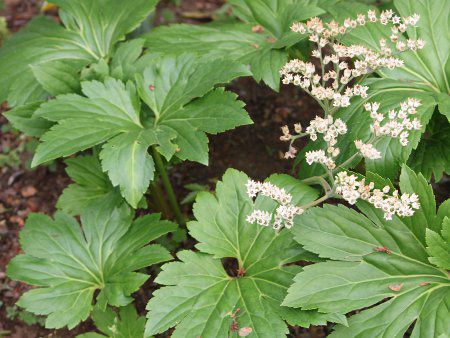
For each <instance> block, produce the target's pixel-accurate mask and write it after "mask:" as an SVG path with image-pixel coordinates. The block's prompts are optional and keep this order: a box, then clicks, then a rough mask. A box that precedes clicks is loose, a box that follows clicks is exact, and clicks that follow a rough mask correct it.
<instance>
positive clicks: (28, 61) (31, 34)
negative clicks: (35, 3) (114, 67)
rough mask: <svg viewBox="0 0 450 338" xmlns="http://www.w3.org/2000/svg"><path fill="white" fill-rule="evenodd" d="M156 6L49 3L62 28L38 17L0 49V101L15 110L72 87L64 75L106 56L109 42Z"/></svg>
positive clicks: (145, 1)
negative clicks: (58, 14) (58, 13)
mask: <svg viewBox="0 0 450 338" xmlns="http://www.w3.org/2000/svg"><path fill="white" fill-rule="evenodd" d="M156 2H157V0H136V1H134V3H133V6H124V5H123V2H122V1H120V0H77V1H72V0H55V1H53V3H55V4H56V5H58V6H59V8H60V17H61V19H62V21H63V23H64V26H65V27H63V26H61V25H58V24H56V23H55V22H53V21H52V20H49V19H45V18H42V17H39V18H37V19H34V20H33V21H32V22H31V23H30V24H29V25H28V27H26V28H25V29H24V30H22V31H21V32H19V33H18V34H14V35H13V37H12V38H11V39H10V40H9V41H7V42H6V43H5V44H4V46H3V47H2V48H1V50H0V73H1V74H2V83H1V84H0V101H4V100H6V99H8V102H9V105H10V106H16V105H21V104H24V103H28V102H33V101H38V100H41V99H43V98H45V97H46V96H47V94H46V92H48V93H50V94H52V95H55V90H56V91H61V90H64V89H65V90H66V92H67V88H70V89H72V90H73V89H74V85H75V86H76V83H74V82H73V81H72V82H68V80H69V77H68V76H67V74H68V73H67V72H68V71H69V74H72V75H73V74H75V73H76V72H79V71H80V70H81V69H82V68H83V67H84V66H85V65H88V64H90V63H94V62H97V61H99V60H100V59H103V58H106V57H108V56H110V54H111V53H112V47H113V46H114V44H115V43H116V42H118V41H119V40H121V39H123V38H124V37H125V34H127V33H129V32H130V31H132V30H133V29H134V28H136V27H137V25H139V23H140V22H141V21H142V20H143V19H145V17H146V16H147V15H148V14H149V13H150V12H151V11H152V10H153V9H154V7H155V5H156ZM69 64H70V65H71V67H72V68H71V70H69V69H68V68H67V67H68V65H69ZM55 75H56V78H55V77H54V76H55ZM63 75H64V76H63ZM52 77H53V79H54V81H53V82H52V81H51V78H52ZM55 79H56V80H57V81H58V82H59V83H58V85H56V82H55ZM36 80H37V81H36Z"/></svg>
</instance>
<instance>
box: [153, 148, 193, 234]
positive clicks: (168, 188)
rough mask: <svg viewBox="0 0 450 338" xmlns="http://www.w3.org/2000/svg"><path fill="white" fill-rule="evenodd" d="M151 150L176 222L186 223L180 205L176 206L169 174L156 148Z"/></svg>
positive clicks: (176, 202) (183, 224) (181, 224)
mask: <svg viewBox="0 0 450 338" xmlns="http://www.w3.org/2000/svg"><path fill="white" fill-rule="evenodd" d="M152 151H153V159H154V160H155V165H156V169H157V170H158V173H159V176H160V177H161V181H162V184H163V186H164V189H165V190H166V193H167V198H168V200H169V205H170V208H171V209H172V212H173V214H174V216H175V218H176V219H177V222H178V224H179V225H180V226H185V225H186V220H185V218H184V216H183V214H182V213H181V210H180V207H179V206H178V201H177V198H176V197H175V193H174V191H173V187H172V184H171V183H170V180H169V176H167V171H166V167H165V166H164V163H163V160H162V158H161V155H160V154H159V152H158V151H157V150H156V148H155V147H152Z"/></svg>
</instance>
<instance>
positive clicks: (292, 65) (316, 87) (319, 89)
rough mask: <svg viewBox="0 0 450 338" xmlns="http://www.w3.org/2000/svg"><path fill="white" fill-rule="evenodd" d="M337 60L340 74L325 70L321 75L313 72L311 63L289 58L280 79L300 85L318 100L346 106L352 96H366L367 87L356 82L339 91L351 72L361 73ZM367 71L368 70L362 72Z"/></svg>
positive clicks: (313, 68)
mask: <svg viewBox="0 0 450 338" xmlns="http://www.w3.org/2000/svg"><path fill="white" fill-rule="evenodd" d="M325 58H326V57H325ZM325 60H326V59H325ZM337 60H338V63H337V65H336V67H337V68H338V69H339V70H343V73H342V74H341V73H340V72H339V73H337V72H336V71H334V70H330V71H328V72H326V73H325V74H324V76H323V77H322V76H320V75H318V74H315V66H314V65H313V64H312V63H310V62H304V61H301V60H298V59H294V60H291V61H289V62H288V63H287V64H286V65H284V67H283V68H282V69H281V70H280V74H281V75H282V77H283V79H282V81H283V83H284V84H290V83H293V84H294V85H296V86H299V87H301V88H302V89H304V90H305V91H307V92H309V93H310V94H311V95H312V96H314V97H315V98H316V99H317V100H319V101H323V100H332V102H333V106H334V107H348V106H349V105H350V99H351V98H352V97H354V96H361V97H362V98H366V97H367V90H368V89H369V88H368V87H367V86H362V85H359V84H357V85H355V86H353V87H347V88H345V91H344V93H341V92H340V85H345V84H347V83H348V82H350V80H351V79H352V77H351V76H352V74H354V76H356V75H357V74H358V76H359V75H361V74H363V73H362V72H361V70H356V69H353V70H350V69H347V67H348V65H347V63H345V62H339V58H337ZM341 67H342V68H341ZM344 67H345V68H344ZM367 69H368V68H367ZM367 73H368V71H366V72H365V73H364V74H367ZM341 75H342V76H341ZM330 80H332V84H331V86H328V87H327V86H326V84H325V83H326V82H328V81H330Z"/></svg>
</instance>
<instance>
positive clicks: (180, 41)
mask: <svg viewBox="0 0 450 338" xmlns="http://www.w3.org/2000/svg"><path fill="white" fill-rule="evenodd" d="M230 3H231V5H232V8H233V9H234V10H235V11H236V12H237V14H238V16H240V18H241V19H242V20H243V21H244V22H239V21H233V22H224V23H221V22H214V23H211V24H205V25H199V26H194V25H185V24H177V25H171V26H169V27H158V28H156V29H155V30H153V31H152V32H150V33H149V34H147V35H145V39H146V46H147V47H149V49H150V50H152V51H155V50H156V51H158V52H160V53H163V54H169V55H179V54H180V53H184V52H186V51H189V52H193V53H197V54H199V55H204V56H206V57H209V58H217V57H218V58H222V57H227V58H228V59H231V60H236V61H239V62H241V63H243V64H249V65H250V66H251V71H252V73H253V77H254V78H255V80H256V81H258V82H259V81H263V82H265V83H266V84H267V85H268V86H270V87H271V88H273V89H274V90H278V89H279V83H280V75H279V70H280V68H281V67H282V66H283V65H284V64H285V63H286V61H287V58H288V53H287V51H286V48H287V47H290V46H292V45H294V44H296V43H298V42H300V41H301V40H303V39H305V38H306V35H305V36H300V35H298V34H293V33H291V32H290V30H289V27H290V25H291V24H292V23H293V22H294V21H302V20H306V19H308V18H310V17H313V16H317V15H320V14H323V13H324V10H323V9H321V8H320V7H317V6H316V5H312V4H309V3H308V2H306V1H304V0H282V1H278V0H276V1H275V0H239V1H230Z"/></svg>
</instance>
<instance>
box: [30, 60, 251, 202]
mask: <svg viewBox="0 0 450 338" xmlns="http://www.w3.org/2000/svg"><path fill="white" fill-rule="evenodd" d="M247 73H248V71H247V70H246V68H245V66H243V65H240V64H238V63H235V62H231V61H225V60H212V61H207V60H201V61H200V60H198V59H196V58H195V57H194V56H192V55H184V56H181V57H179V58H172V57H167V58H162V59H158V60H153V61H152V62H151V63H150V65H149V66H148V67H147V68H146V70H145V71H144V73H143V76H138V88H135V86H134V84H133V83H132V82H131V81H128V82H127V83H126V84H124V83H123V82H122V81H120V80H116V79H113V78H110V77H108V78H106V79H105V81H104V82H103V83H102V82H99V81H95V80H94V81H85V82H82V85H81V87H82V93H83V94H84V95H85V96H81V95H76V94H65V95H59V96H57V97H56V99H54V100H51V101H49V102H47V103H45V104H43V105H42V106H41V107H40V108H39V109H38V110H37V111H36V112H35V113H34V115H33V118H45V119H47V120H49V121H53V122H56V124H55V125H53V126H52V127H51V128H50V130H49V131H48V132H46V133H45V134H44V135H43V136H42V137H41V143H40V145H39V146H38V148H37V151H36V154H35V157H34V159H33V165H34V166H36V165H38V164H41V163H44V162H47V161H50V160H52V159H56V158H58V157H62V156H68V155H72V154H74V153H76V152H79V151H83V150H85V149H88V148H90V147H93V146H96V145H100V144H104V145H103V147H102V150H101V152H100V159H101V161H102V169H103V171H105V172H107V173H108V176H109V178H110V180H111V182H112V184H113V186H119V187H120V191H121V193H122V196H123V197H124V198H125V199H126V200H127V202H128V203H129V204H130V205H131V206H133V207H134V208H136V207H137V205H138V203H139V201H140V200H141V198H142V196H143V194H144V193H145V191H146V190H147V188H148V185H149V182H150V181H151V180H152V179H153V177H154V174H153V172H154V164H153V159H152V158H151V157H150V155H148V153H147V149H148V148H149V147H150V146H152V145H155V147H156V148H157V150H158V151H159V152H160V153H161V154H163V155H164V156H165V157H166V159H167V160H170V159H171V158H172V156H173V155H174V154H175V153H176V156H177V157H179V158H180V159H183V160H185V159H189V160H193V161H197V162H200V163H204V164H207V163H208V138H207V136H206V134H205V133H212V134H216V133H219V132H223V131H226V130H229V129H233V128H235V127H237V126H240V125H246V124H250V123H252V121H251V120H250V118H249V117H248V114H247V113H246V111H245V110H244V108H243V107H244V104H243V103H242V102H241V101H238V100H236V98H237V95H235V94H234V93H231V92H227V91H224V90H223V89H222V88H215V86H217V85H222V84H223V83H227V82H229V81H231V80H232V79H234V78H235V77H238V76H240V75H245V74H247ZM211 74H213V75H211ZM138 94H139V96H140V97H141V98H142V99H143V101H144V102H145V103H146V104H147V105H148V108H151V109H152V111H151V112H148V110H149V109H148V108H147V107H142V111H143V112H142V111H141V102H140V99H139V97H138ZM141 113H142V115H143V116H141ZM152 113H153V115H154V117H152V116H151V114H152Z"/></svg>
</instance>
